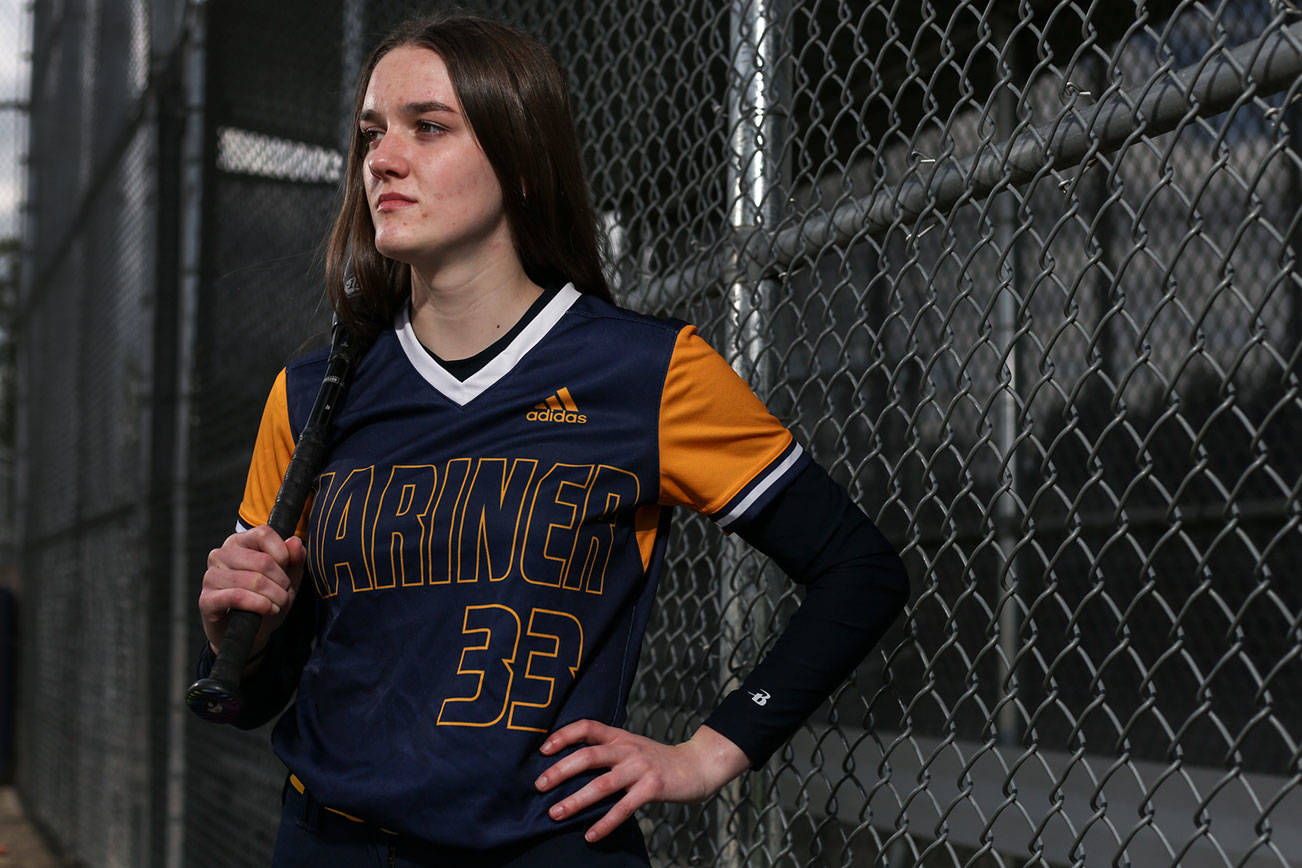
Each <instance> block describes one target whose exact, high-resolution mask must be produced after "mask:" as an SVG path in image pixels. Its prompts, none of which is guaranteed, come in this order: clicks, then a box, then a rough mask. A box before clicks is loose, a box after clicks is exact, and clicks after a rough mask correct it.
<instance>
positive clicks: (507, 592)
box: [199, 17, 907, 866]
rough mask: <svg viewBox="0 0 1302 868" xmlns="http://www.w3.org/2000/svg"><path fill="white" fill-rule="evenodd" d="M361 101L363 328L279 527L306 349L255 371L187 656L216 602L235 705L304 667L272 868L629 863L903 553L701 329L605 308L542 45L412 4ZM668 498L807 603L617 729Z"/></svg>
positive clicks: (789, 705) (741, 748) (347, 255)
mask: <svg viewBox="0 0 1302 868" xmlns="http://www.w3.org/2000/svg"><path fill="white" fill-rule="evenodd" d="M356 122H357V126H356V128H355V131H354V136H353V142H352V146H351V149H350V154H349V160H348V172H347V178H346V182H345V183H346V187H345V191H344V202H343V206H342V208H341V210H340V212H339V216H338V218H337V221H336V223H335V227H334V230H333V232H332V235H331V241H330V250H329V260H328V278H329V290H330V295H331V300H332V302H333V304H334V306H335V308H336V310H337V312H338V314H339V316H340V317H341V319H342V320H343V321H344V322H345V323H347V324H348V325H349V326H350V327H351V328H353V329H354V330H356V331H357V332H359V333H364V334H366V335H368V336H373V337H374V344H373V345H372V346H371V348H370V350H369V351H368V353H367V354H366V355H365V356H364V358H363V359H362V360H361V362H360V363H359V365H358V367H357V370H356V372H355V374H354V378H353V383H352V385H351V388H350V390H349V393H348V395H347V398H346V399H345V401H344V402H343V403H342V405H341V406H340V408H339V411H338V414H337V417H336V424H335V428H334V440H333V442H332V451H331V457H330V459H329V462H328V464H327V466H326V468H325V469H324V471H323V472H322V473H321V474H320V476H319V477H318V480H317V488H316V491H315V495H314V499H313V502H312V506H311V508H310V509H309V510H308V514H307V516H305V519H304V524H303V526H302V527H301V528H300V535H299V536H295V537H291V538H290V539H287V540H282V539H280V538H279V537H277V536H276V534H275V533H274V532H272V531H271V529H270V528H268V527H266V526H265V522H266V520H267V516H268V514H269V512H270V509H271V506H272V501H273V500H274V496H275V492H276V490H277V487H278V485H279V482H280V478H281V475H282V473H283V470H284V467H285V465H286V463H287V462H288V459H289V456H290V454H291V453H292V451H293V448H294V441H295V437H296V435H297V432H298V430H299V429H300V427H301V426H302V424H303V422H304V419H305V417H306V414H307V411H308V409H309V405H310V403H311V401H312V397H313V395H314V394H315V391H316V388H317V385H318V384H319V382H320V379H321V374H322V370H323V368H324V354H323V353H317V354H312V355H308V356H306V357H304V358H300V359H297V360H295V361H292V362H291V363H290V364H289V365H287V367H286V368H285V370H284V371H282V372H281V374H280V376H279V377H278V378H277V379H276V381H275V384H274V385H273V387H272V390H271V395H270V398H269V399H268V402H267V407H266V410H265V413H264V416H263V420H262V424H261V428H260V430H259V432H258V438H257V442H256V446H255V452H254V456H253V461H252V466H251V468H250V471H249V478H248V483H247V487H246V492H245V497H244V501H243V503H242V504H241V507H240V511H239V526H238V528H237V532H236V533H235V534H233V535H232V536H231V537H229V538H228V539H227V540H226V541H225V542H224V543H223V544H222V546H221V548H219V549H216V550H214V551H213V552H212V554H211V555H210V557H209V568H208V571H207V573H206V574H205V576H204V581H203V590H202V593H201V594H200V597H199V609H200V613H201V616H202V619H203V624H204V629H205V631H206V634H207V637H208V646H207V647H206V648H205V649H204V655H203V659H202V660H201V663H200V672H201V674H206V670H207V669H208V668H210V667H211V661H212V655H213V654H214V653H215V652H216V651H217V650H218V649H219V648H220V646H221V642H222V636H223V633H224V630H225V625H226V617H227V612H228V611H229V610H230V609H232V608H239V609H245V610H249V611H254V612H258V613H260V614H262V615H263V616H264V619H263V622H264V623H263V628H262V632H261V633H260V635H259V637H258V640H257V643H256V645H255V648H254V655H255V657H254V659H253V661H252V662H251V664H250V668H249V670H248V673H247V676H246V680H245V684H244V690H245V695H246V708H245V713H244V718H243V719H242V720H241V721H240V722H239V723H240V724H241V725H244V726H257V725H260V724H261V723H264V722H265V721H267V720H270V719H271V718H272V717H273V716H274V715H276V714H277V713H279V712H280V710H281V709H282V708H283V707H284V705H285V703H286V702H287V701H288V700H289V698H290V696H291V695H292V694H293V692H294V690H295V688H297V696H296V698H295V701H294V703H293V705H292V707H291V708H290V710H289V711H288V713H286V714H285V715H284V716H283V717H281V719H280V721H279V723H278V724H277V726H276V728H275V732H274V734H273V736H272V740H273V746H274V748H275V750H276V752H277V754H278V755H279V756H280V758H281V759H282V760H283V761H284V762H285V764H286V765H287V767H288V768H289V771H290V778H289V783H288V784H287V786H286V800H285V808H284V813H283V819H282V825H281V830H280V835H279V838H278V841H277V847H276V854H275V862H276V864H278V865H290V864H304V865H308V864H310V865H314V866H321V865H335V864H337V865H357V864H370V861H374V860H375V859H376V858H377V857H379V856H385V855H386V854H387V858H388V859H389V864H439V865H444V864H467V865H476V866H480V865H493V864H502V865H505V864H510V865H552V864H560V863H564V862H566V861H569V862H571V863H572V864H580V865H606V864H609V865H623V864H633V865H638V864H646V861H647V856H646V850H645V847H644V845H643V842H642V838H641V835H640V833H639V831H638V828H637V824H636V821H635V819H633V814H634V811H635V810H636V809H637V808H639V807H641V806H642V805H645V804H647V803H649V802H653V801H680V802H694V801H700V800H703V799H706V798H708V797H709V796H711V795H712V794H713V793H715V792H716V791H718V789H719V788H720V787H721V786H723V785H724V784H725V783H726V782H728V781H729V780H731V779H732V778H734V777H736V776H737V775H739V774H741V773H742V772H743V771H744V770H745V769H746V768H748V767H755V766H758V765H760V764H762V763H763V762H764V761H765V760H766V759H767V758H768V756H769V755H770V754H771V753H772V752H773V751H774V750H775V749H777V748H778V747H779V746H780V745H781V744H782V743H783V742H784V741H785V740H786V739H787V738H788V737H789V736H790V735H791V733H792V732H793V731H794V730H795V729H796V728H797V727H798V726H799V725H800V723H801V722H802V721H803V720H804V719H805V718H806V717H807V716H808V715H809V713H810V712H811V711H812V710H813V709H814V708H816V707H817V706H818V705H819V704H820V703H821V702H823V701H824V700H825V699H826V698H827V696H828V694H829V693H830V691H831V690H832V689H833V688H834V687H835V686H836V685H837V684H838V683H840V681H841V680H842V679H844V677H845V676H846V674H847V673H848V672H849V671H850V670H851V669H853V667H854V666H855V665H856V664H857V663H858V662H859V661H860V660H861V659H862V658H863V656H864V655H865V654H866V653H867V652H868V650H869V649H871V647H872V646H873V645H874V644H875V643H876V642H877V641H878V639H879V638H880V637H881V635H882V634H883V632H884V631H885V630H886V628H887V627H888V626H889V624H890V622H891V621H892V620H893V619H894V618H895V617H896V616H897V615H898V613H899V611H900V610H901V608H902V606H903V604H904V601H905V599H906V597H907V581H906V578H905V575H904V570H903V566H902V564H901V562H900V560H899V558H898V556H897V555H896V554H895V552H894V551H893V550H892V548H891V547H890V545H889V544H888V543H887V542H886V541H885V540H884V539H883V538H882V536H881V535H880V534H879V533H878V532H877V530H876V529H875V528H874V527H873V526H872V524H871V523H870V522H869V521H868V519H867V517H866V516H865V515H864V513H863V512H862V511H861V510H859V509H858V507H856V506H855V505H854V504H853V503H851V502H850V500H849V498H848V497H847V495H846V493H845V491H844V490H843V489H841V488H840V487H839V486H837V485H836V484H835V483H833V482H832V481H831V480H830V479H829V477H828V476H827V474H826V473H824V472H823V471H822V470H821V469H820V468H819V467H818V466H817V465H816V464H814V463H813V462H811V461H810V460H809V458H808V456H807V455H806V454H805V453H804V452H803V451H802V450H801V448H800V446H799V445H798V444H797V443H796V442H795V440H794V438H793V437H792V435H791V434H790V433H789V432H788V431H787V430H786V429H785V428H784V427H783V426H782V425H781V424H779V423H778V422H777V420H776V419H774V418H773V417H772V416H771V415H770V414H769V413H768V412H767V411H766V410H765V408H764V407H763V406H762V404H761V403H760V402H759V400H758V399H756V398H755V396H754V395H753V394H752V393H751V392H750V390H749V389H748V388H747V387H746V386H745V384H744V383H743V382H742V381H741V380H740V379H739V378H738V377H737V376H736V375H735V374H734V373H733V372H732V370H731V369H730V368H729V367H728V365H727V364H726V363H725V362H724V361H723V360H722V359H721V358H720V357H719V356H718V355H717V354H716V353H715V352H714V351H713V350H712V349H710V347H709V346H707V345H706V344H705V342H704V341H702V340H701V338H700V337H699V336H698V335H697V333H696V331H695V329H693V328H692V327H691V326H689V325H686V324H684V323H681V322H674V321H667V320H661V319H654V318H651V317H645V316H640V315H637V314H634V313H631V312H629V311H626V310H622V309H620V308H617V307H615V306H614V305H613V304H612V303H611V299H610V292H609V290H608V288H607V286H606V283H605V279H604V277H603V275H602V270H601V264H600V260H599V255H598V243H597V233H596V228H595V220H594V218H593V211H592V207H591V205H590V204H589V197H588V192H587V188H586V184H585V181H584V177H583V173H582V168H581V163H580V156H579V147H578V143H577V140H576V137H575V133H574V127H573V121H572V117H571V113H570V108H569V104H568V98H567V96H566V92H565V86H564V80H563V77H562V75H561V73H560V71H559V69H558V67H557V65H556V64H555V62H554V61H553V60H552V58H551V57H550V56H549V55H548V53H547V52H546V50H545V49H543V48H542V47H541V46H540V45H539V44H538V43H537V42H535V41H534V40H533V39H531V38H529V37H527V36H525V35H524V34H521V33H519V32H517V31H515V30H513V29H511V28H508V27H505V26H503V25H501V24H497V23H494V22H489V21H484V20H481V19H475V18H467V17H453V18H440V19H435V20H425V21H420V22H413V23H409V24H407V25H404V26H403V27H401V28H400V29H398V30H397V31H395V32H394V33H393V34H391V35H390V36H389V37H388V38H386V39H385V40H384V41H383V42H382V43H381V44H380V46H379V47H378V48H377V49H376V50H375V52H374V53H373V55H372V56H371V58H370V60H369V62H368V63H367V65H366V68H365V70H364V73H363V76H362V80H361V84H360V89H359V93H358V97H357V104H356ZM345 272H348V273H350V274H351V276H352V278H354V279H355V285H354V286H351V287H350V291H349V292H347V293H345V289H344V286H345ZM349 282H350V284H352V283H354V281H349ZM673 506H686V507H689V508H691V509H694V510H697V511H699V512H703V513H705V514H707V515H709V516H711V517H712V518H714V519H715V520H716V521H717V522H718V523H719V524H720V525H721V526H722V527H723V528H724V529H726V530H729V531H732V532H736V533H738V534H740V535H741V536H742V537H743V538H745V539H747V540H748V541H750V542H751V543H752V544H754V545H755V546H757V547H758V548H759V549H760V550H762V551H764V552H765V553H766V554H768V555H770V556H771V557H773V558H774V559H775V560H776V561H777V562H778V564H779V565H780V566H781V567H783V568H784V569H785V570H786V571H787V572H788V573H789V574H790V575H791V576H792V578H794V579H795V580H796V581H799V582H801V583H803V584H805V585H806V586H807V592H806V596H805V599H804V602H803V603H802V605H801V606H800V608H799V610H798V611H797V612H796V614H795V615H794V617H793V618H792V619H791V621H790V623H789V624H788V626H787V628H786V630H785V632H784V634H783V635H782V637H781V638H780V639H779V641H778V642H777V644H776V646H775V647H774V648H773V650H772V652H771V653H770V654H769V655H768V656H767V657H766V658H765V659H764V660H763V661H761V663H760V664H759V665H758V666H757V667H756V669H755V670H754V672H752V673H751V675H750V676H749V677H748V679H747V680H746V682H745V684H744V685H743V686H742V688H741V689H739V690H737V691H735V692H734V693H732V694H730V695H729V696H727V697H725V698H724V699H723V701H722V703H721V704H720V705H719V707H718V708H716V709H715V710H714V711H713V713H712V714H710V716H709V717H708V718H707V719H706V720H705V722H704V724H702V725H701V727H700V728H699V729H698V730H697V731H696V733H695V734H694V735H693V736H692V737H691V738H690V739H688V740H687V741H685V742H683V743H682V744H677V745H665V744H660V743H658V742H656V741H653V740H651V739H648V738H644V737H642V736H639V735H636V734H634V733H631V732H628V731H626V730H624V729H622V728H621V724H622V722H623V720H624V704H625V701H626V699H627V696H628V692H629V687H630V682H631V679H632V676H633V673H634V671H635V669H636V664H637V656H638V649H639V647H640V643H641V639H642V633H643V630H644V628H645V626H646V623H647V619H648V616H649V614H650V609H651V606H652V602H653V598H654V594H655V588H656V583H657V578H658V576H659V573H660V570H661V565H662V563H663V552H664V544H665V538H666V533H667V530H668V519H669V515H670V512H671V509H670V508H671V507H673ZM305 574H307V575H309V578H307V579H305V578H304V576H305ZM368 860H370V861H368Z"/></svg>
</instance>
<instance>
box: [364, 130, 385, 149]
mask: <svg viewBox="0 0 1302 868" xmlns="http://www.w3.org/2000/svg"><path fill="white" fill-rule="evenodd" d="M360 135H361V137H362V141H364V142H366V144H368V145H373V144H375V143H376V142H378V141H379V140H380V137H381V136H383V135H384V130H382V129H380V128H379V127H362V128H361V131H360Z"/></svg>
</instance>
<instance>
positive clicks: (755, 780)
mask: <svg viewBox="0 0 1302 868" xmlns="http://www.w3.org/2000/svg"><path fill="white" fill-rule="evenodd" d="M781 2H782V0H732V3H731V9H730V18H729V25H728V44H729V48H730V54H729V56H730V57H731V58H732V66H731V69H730V71H729V79H728V88H727V92H728V98H727V102H728V133H729V135H728V142H729V154H728V187H727V190H728V202H729V210H728V224H729V227H730V228H731V230H732V233H733V248H732V251H733V255H732V257H731V262H730V267H729V268H728V270H727V273H728V279H727V280H728V282H727V287H726V292H727V320H726V330H727V334H726V340H725V345H724V346H725V350H724V352H725V356H726V357H727V359H728V362H729V364H731V365H732V366H733V368H734V369H735V370H736V371H737V372H738V373H739V374H740V375H741V376H742V377H743V378H745V379H747V380H748V381H749V383H750V384H751V387H752V388H753V389H755V390H756V392H757V393H759V395H760V396H761V397H767V395H768V393H769V391H770V390H771V388H772V385H773V384H772V376H771V370H770V365H769V364H768V363H767V362H766V360H765V358H764V348H765V345H766V344H767V343H768V342H769V340H770V328H771V320H772V310H773V296H774V293H775V291H776V281H775V280H773V279H772V278H763V279H760V278H759V277H758V275H759V274H760V273H761V270H762V265H763V263H757V262H752V261H751V256H752V254H751V253H750V252H749V249H748V245H747V242H748V241H749V239H750V236H752V235H753V234H754V233H756V232H761V231H769V232H771V231H773V227H775V226H776V223H777V220H778V218H779V214H780V203H781V201H782V197H783V195H784V187H783V179H784V175H785V173H784V171H783V152H782V150H781V145H782V142H784V141H785V137H784V135H783V130H782V127H783V123H782V121H783V113H784V111H785V107H784V96H785V94H784V82H783V76H782V75H781V46H782V38H781V31H780V22H781V19H780V17H779V16H780V14H781V11H780V5H781ZM754 557H755V556H754V555H753V554H751V553H750V552H749V550H748V547H747V546H746V544H745V543H743V542H742V541H741V540H739V539H737V538H735V537H729V538H728V539H727V540H725V542H724V544H723V551H722V561H721V564H720V571H721V576H722V577H723V578H724V582H723V584H722V586H721V590H720V593H721V596H722V598H721V600H720V609H721V612H722V618H721V624H720V627H721V630H720V633H721V635H720V654H719V675H720V680H721V682H722V688H723V689H722V691H721V693H726V692H728V691H729V690H733V689H735V688H736V687H737V686H738V683H739V681H738V678H737V676H736V673H735V669H734V667H735V661H736V659H737V658H738V657H741V656H753V654H751V655H743V654H739V653H738V651H739V650H740V649H743V648H745V649H749V650H750V651H752V652H754V653H758V652H759V651H760V650H762V649H763V646H764V643H765V641H766V640H767V638H768V636H767V632H768V624H769V620H770V617H771V613H772V611H773V606H772V604H771V603H770V602H769V601H768V596H767V595H768V591H769V590H770V589H769V587H768V586H769V585H770V584H772V581H771V576H767V575H766V574H767V573H769V572H771V567H768V566H767V565H766V564H761V565H758V566H756V565H755V564H756V562H755V561H754V560H753V559H754ZM748 559H751V560H749V561H748ZM770 780H771V776H770V775H768V774H766V773H765V772H763V771H760V772H756V773H754V774H753V775H752V776H751V779H750V789H749V792H750V799H749V800H747V799H744V798H743V788H742V783H741V781H740V780H738V781H734V782H732V783H731V784H729V785H727V786H726V787H725V788H724V790H723V791H722V792H721V793H720V794H719V800H718V832H717V834H718V851H719V864H720V865H743V864H744V865H761V864H767V863H768V862H769V861H771V853H772V851H773V848H771V847H770V846H769V844H770V843H776V842H777V841H778V840H780V836H781V831H780V830H779V829H778V828H777V827H776V821H777V817H776V816H774V815H773V813H772V812H773V810H774V809H775V805H774V803H773V801H772V800H771V799H769V798H768V797H767V791H768V789H769V785H770ZM758 815H763V816H764V817H765V818H766V821H765V822H763V823H757V824H756V826H755V827H754V828H753V830H751V832H752V836H755V837H757V836H759V835H760V834H763V836H764V848H763V850H762V851H761V852H759V853H756V852H747V848H746V847H745V846H744V843H743V842H742V841H741V840H739V836H741V835H744V834H745V833H746V832H747V831H748V830H747V828H746V826H747V825H748V824H746V823H744V822H743V820H745V819H748V818H753V817H756V816H758ZM770 827H772V828H770ZM761 828H763V829H764V831H763V832H761Z"/></svg>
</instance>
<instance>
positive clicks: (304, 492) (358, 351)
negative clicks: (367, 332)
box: [185, 321, 367, 723]
mask: <svg viewBox="0 0 1302 868" xmlns="http://www.w3.org/2000/svg"><path fill="white" fill-rule="evenodd" d="M366 348H367V343H366V342H363V341H361V340H360V339H359V338H358V337H357V336H356V335H354V334H353V333H352V332H350V331H349V330H348V329H346V328H345V327H344V325H343V324H342V323H340V322H338V321H336V323H335V326H334V335H333V337H332V338H331V341H330V355H329V357H328V360H327V361H326V372H325V377H324V378H323V379H322V380H321V388H320V390H319V391H318V392H317V395H316V401H315V402H314V403H313V404H312V412H311V413H309V414H308V417H307V423H306V424H305V425H304V426H303V431H302V433H300V434H299V435H298V443H297V444H296V445H295V447H294V454H293V456H292V457H291V458H290V460H289V466H288V467H286V468H285V479H284V481H283V482H281V484H280V491H278V492H277V493H276V502H275V504H274V505H273V506H272V507H271V516H270V517H269V518H268V519H267V524H268V525H270V526H271V529H272V530H274V531H275V532H276V533H278V534H280V537H281V539H288V538H289V536H290V534H292V533H294V531H295V530H297V528H298V523H299V519H300V518H301V517H302V515H303V506H304V504H306V503H307V497H308V493H309V492H310V491H311V490H312V483H313V480H315V479H316V475H317V473H318V472H320V470H321V466H322V464H323V463H324V462H325V458H326V455H327V451H328V449H327V442H328V435H329V430H330V422H331V420H332V419H333V418H334V413H335V408H336V407H338V405H339V403H340V401H342V399H343V396H344V393H345V392H346V391H347V389H348V379H349V377H350V375H351V374H352V370H353V366H354V364H356V362H357V360H358V359H360V358H361V357H362V355H363V354H364V353H365V352H366ZM260 626H262V616H261V615H259V614H257V613H256V612H245V611H242V610H239V609H236V610H232V611H231V613H230V620H229V621H227V624H226V635H225V636H224V637H223V638H222V647H221V652H220V653H219V654H218V655H217V660H216V662H215V663H213V667H212V671H211V672H210V673H209V675H208V677H207V678H200V679H199V680H198V681H196V682H195V683H194V684H191V685H190V689H189V690H187V691H186V694H185V702H186V704H187V705H189V706H190V710H191V711H193V712H194V713H195V714H197V715H199V716H200V717H202V718H204V719H205V720H211V721H213V722H214V723H230V722H232V721H233V720H235V719H236V718H237V717H238V716H239V713H240V709H241V708H242V707H243V700H242V697H241V695H240V679H241V678H242V677H243V675H244V667H245V666H246V665H247V664H248V661H249V654H250V652H251V651H252V650H253V642H254V639H256V638H257V635H258V628H259V627H260Z"/></svg>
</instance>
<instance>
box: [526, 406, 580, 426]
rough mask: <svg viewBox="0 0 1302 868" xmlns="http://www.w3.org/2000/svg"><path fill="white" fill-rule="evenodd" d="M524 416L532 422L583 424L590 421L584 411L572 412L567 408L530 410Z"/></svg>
mask: <svg viewBox="0 0 1302 868" xmlns="http://www.w3.org/2000/svg"><path fill="white" fill-rule="evenodd" d="M524 418H526V419H528V420H529V421H530V422H568V423H570V424H575V425H582V424H583V423H585V422H587V421H588V417H587V416H585V415H583V414H582V413H570V412H568V411H566V410H553V409H550V408H548V409H546V410H530V411H529V412H528V413H525V414H524Z"/></svg>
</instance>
